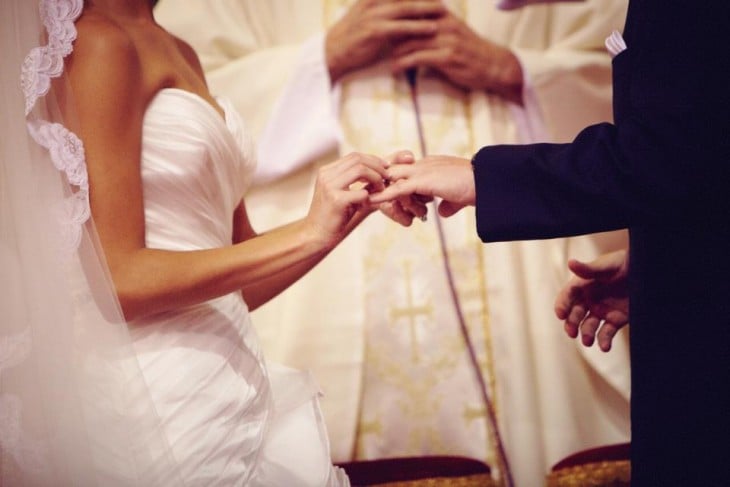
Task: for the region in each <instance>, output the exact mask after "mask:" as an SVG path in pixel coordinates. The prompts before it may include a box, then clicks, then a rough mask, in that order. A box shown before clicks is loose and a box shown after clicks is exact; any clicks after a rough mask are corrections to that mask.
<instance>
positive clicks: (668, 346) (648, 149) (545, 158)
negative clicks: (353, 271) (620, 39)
mask: <svg viewBox="0 0 730 487" xmlns="http://www.w3.org/2000/svg"><path fill="white" fill-rule="evenodd" d="M728 18H730V4H727V3H725V2H695V1H688V0H682V1H677V2H672V4H671V6H669V5H667V4H666V3H665V2H664V1H662V0H642V1H637V0H634V1H633V2H631V3H630V5H629V10H628V16H627V21H626V27H625V31H624V37H625V42H626V44H627V46H628V48H627V49H626V50H625V51H624V52H622V53H621V54H619V55H618V56H617V57H616V58H615V59H614V61H613V63H614V118H615V125H613V124H608V123H603V124H598V125H594V126H591V127H588V128H586V129H585V130H583V131H582V132H581V133H580V134H578V136H577V137H576V138H575V140H574V141H573V142H572V143H570V144H536V145H526V146H493V147H485V148H482V149H481V150H480V151H479V152H478V153H477V154H476V155H475V156H474V158H473V160H472V161H469V160H465V159H461V158H456V157H449V156H435V157H428V158H426V159H424V160H422V161H419V162H417V163H416V164H414V165H400V166H392V167H391V169H390V175H391V181H393V184H391V185H390V186H389V187H388V188H387V189H386V190H385V191H383V193H381V194H378V195H373V197H372V201H373V202H376V203H377V202H380V201H385V200H387V199H389V198H392V197H396V196H401V195H406V194H413V193H415V194H420V195H427V196H434V197H438V198H442V199H443V201H442V202H441V204H440V207H439V211H440V213H441V214H443V215H444V216H448V215H451V214H453V213H455V212H456V211H458V210H459V209H460V208H461V207H463V206H465V205H475V206H476V212H477V230H478V233H479V236H480V238H481V239H482V240H483V241H485V242H491V241H502V240H518V239H538V238H553V237H560V236H568V235H578V234H584V233H589V232H600V231H605V230H611V229H617V228H623V227H627V228H629V231H630V259H629V260H630V269H629V279H628V290H629V295H630V300H631V308H630V322H631V323H632V325H633V326H632V327H631V363H632V412H631V415H632V444H631V455H632V485H634V486H665V485H703V486H720V485H730V461H729V460H730V453H729V452H730V449H729V448H728V447H727V444H728V438H730V428H729V427H728V425H729V423H730V414H729V413H730V401H729V400H728V396H729V394H728V384H730V358H729V357H730V345H729V344H730V299H729V296H730V284H729V283H730V280H729V279H728V276H730V252H729V250H730V223H729V222H730V220H729V218H730V198H728V197H727V195H726V191H727V187H728V185H729V184H730V168H729V164H730V137H729V136H728V127H730V119H729V117H728V114H730V98H729V97H728V94H727V87H728V86H730V79H728V77H729V76H728V73H730V63H729V62H728V60H729V59H730V57H728V55H727V52H726V47H725V46H726V41H727V39H726V37H727V36H726V21H727V19H728Z"/></svg>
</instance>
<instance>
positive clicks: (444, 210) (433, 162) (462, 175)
mask: <svg viewBox="0 0 730 487" xmlns="http://www.w3.org/2000/svg"><path fill="white" fill-rule="evenodd" d="M387 173H388V176H389V184H388V185H387V187H386V188H385V189H383V190H382V191H380V192H378V193H373V194H371V195H370V202H371V203H373V204H381V203H384V202H387V201H392V200H395V199H397V198H402V197H404V196H414V199H417V200H422V199H423V198H426V199H432V198H441V200H442V201H441V202H440V203H439V205H438V211H439V214H440V215H441V216H444V217H448V216H451V215H453V214H454V213H456V212H457V211H459V210H460V209H462V208H463V207H465V206H468V205H474V203H475V200H476V193H475V188H474V172H473V170H472V167H471V161H469V160H468V159H464V158H462V157H453V156H429V157H426V158H424V159H421V160H420V161H418V162H416V163H414V164H394V165H391V166H389V167H388V169H387Z"/></svg>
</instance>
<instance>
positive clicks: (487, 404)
mask: <svg viewBox="0 0 730 487" xmlns="http://www.w3.org/2000/svg"><path fill="white" fill-rule="evenodd" d="M417 78H418V70H417V69H416V68H411V69H408V70H406V79H407V80H408V86H409V88H410V94H411V104H412V105H413V113H414V116H415V118H416V130H417V131H418V143H419V145H420V151H421V157H425V156H426V155H427V154H428V152H427V150H426V137H425V134H424V132H423V121H422V119H421V109H420V106H419V103H418V96H417V95H418V88H417ZM433 206H434V212H433V213H434V220H435V222H436V230H437V232H438V237H439V244H440V247H441V256H442V258H443V263H444V272H445V274H446V280H447V282H448V286H449V294H450V295H451V301H452V302H453V304H454V311H455V312H456V318H457V321H458V323H459V329H460V331H461V335H462V337H463V339H464V344H465V346H466V350H467V352H468V355H469V362H470V364H471V366H472V369H473V370H474V373H475V374H476V379H477V383H478V384H479V393H480V395H481V399H482V402H483V403H484V408H485V410H486V414H487V423H488V424H489V426H490V428H491V429H492V431H493V433H494V437H495V440H496V448H497V460H498V461H499V464H500V465H499V467H500V468H499V470H500V474H501V476H502V478H503V480H504V486H505V487H513V486H514V481H513V479H512V470H511V469H510V465H509V459H508V458H507V453H506V451H505V449H504V445H503V443H502V435H501V434H500V432H499V425H498V423H497V413H496V411H495V409H494V404H493V402H492V400H491V398H490V397H489V393H488V392H487V386H486V381H485V380H484V375H483V374H482V369H481V367H479V361H478V360H477V356H476V352H475V351H474V345H473V342H472V340H471V336H470V334H469V329H468V328H467V326H466V320H465V319H464V313H463V311H462V308H461V303H460V301H459V295H458V293H457V292H456V284H455V282H454V276H453V273H452V272H451V264H450V260H449V254H448V250H447V246H446V235H445V232H444V229H443V224H442V222H441V217H440V216H439V214H438V209H437V208H436V204H435V203H434V205H433Z"/></svg>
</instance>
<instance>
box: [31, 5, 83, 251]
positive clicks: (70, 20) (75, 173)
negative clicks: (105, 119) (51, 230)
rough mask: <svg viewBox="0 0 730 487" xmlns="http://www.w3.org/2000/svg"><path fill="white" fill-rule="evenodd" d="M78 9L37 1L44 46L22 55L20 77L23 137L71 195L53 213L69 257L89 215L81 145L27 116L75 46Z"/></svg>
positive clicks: (55, 125) (50, 125) (57, 128)
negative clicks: (45, 154) (44, 154)
mask: <svg viewBox="0 0 730 487" xmlns="http://www.w3.org/2000/svg"><path fill="white" fill-rule="evenodd" d="M83 6H84V4H83V0H40V2H39V7H40V18H41V21H42V22H43V25H44V26H45V28H46V32H47V35H48V44H46V45H44V46H38V47H35V48H33V49H32V50H31V51H30V53H28V55H27V56H26V57H25V60H24V62H23V66H22V71H21V76H20V79H21V85H22V88H23V94H24V95H25V115H26V120H27V125H28V132H29V133H30V135H31V136H32V137H33V140H35V141H36V142H37V143H38V144H39V145H40V146H42V147H44V148H46V149H48V151H49V154H50V157H51V160H52V161H53V165H54V166H55V167H56V169H58V170H59V171H61V172H63V173H64V174H65V175H66V178H67V179H68V182H69V183H70V184H71V185H73V186H74V187H75V189H76V190H75V191H74V192H73V193H72V194H71V195H70V196H69V197H67V198H66V200H65V202H64V205H63V207H62V208H59V209H58V211H59V212H60V215H59V221H60V223H61V224H62V237H61V242H60V246H61V250H62V251H64V253H72V252H73V251H75V250H76V249H77V248H78V246H79V244H80V242H81V234H82V225H83V224H84V223H85V222H86V221H87V220H88V219H89V216H90V215H91V211H90V208H89V181H88V176H87V172H86V158H85V155H84V145H83V143H82V142H81V139H79V137H78V136H77V135H76V134H74V133H73V132H71V131H70V130H68V129H67V128H66V127H64V126H63V125H62V124H60V123H57V122H51V121H49V120H45V119H43V118H42V117H41V116H33V114H32V113H33V111H34V108H35V107H36V105H37V102H38V100H39V99H40V98H42V97H44V96H45V95H47V94H48V92H49V90H50V88H51V80H52V79H53V78H57V77H59V76H61V74H63V59H64V58H65V57H66V56H68V55H69V54H70V53H71V51H73V42H74V40H76V26H75V25H74V22H75V21H76V19H77V18H78V17H79V16H80V15H81V11H82V10H83Z"/></svg>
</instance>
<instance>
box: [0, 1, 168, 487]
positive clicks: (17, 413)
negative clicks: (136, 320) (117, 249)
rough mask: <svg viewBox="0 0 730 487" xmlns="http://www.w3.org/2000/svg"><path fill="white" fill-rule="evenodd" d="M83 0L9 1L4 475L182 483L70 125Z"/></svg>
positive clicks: (0, 96) (1, 347)
mask: <svg viewBox="0 0 730 487" xmlns="http://www.w3.org/2000/svg"><path fill="white" fill-rule="evenodd" d="M38 3H39V4H38ZM82 9H83V1H82V0H41V1H40V2H36V1H34V0H3V3H2V15H0V47H1V51H0V52H2V54H3V57H2V69H0V106H1V107H2V110H1V111H0V485H7V486H11V485H12V486H25V485H33V486H35V485H38V486H44V485H63V486H67V485H79V486H91V485H104V486H107V485H135V486H136V485H182V481H181V480H180V479H179V478H177V477H176V476H177V472H178V469H177V468H176V465H175V463H174V459H173V457H172V455H171V454H170V450H169V447H168V446H167V444H166V441H165V437H164V435H163V434H162V432H161V428H160V425H159V420H158V418H157V415H156V413H155V411H154V408H153V406H152V403H151V401H150V399H149V394H148V392H147V389H146V385H145V382H144V380H143V378H142V376H141V372H140V370H139V367H138V365H137V362H136V359H135V355H134V353H133V350H132V345H131V340H130V338H129V334H128V330H127V326H126V323H125V322H124V319H123V317H122V314H121V312H120V308H119V306H118V302H117V300H116V295H115V293H114V291H113V287H112V285H111V281H110V279H109V277H108V272H107V269H106V267H105V262H104V259H103V253H102V252H101V250H100V248H99V246H98V244H97V242H96V239H95V233H94V229H93V221H92V220H91V219H90V212H89V204H88V183H87V180H86V166H85V162H84V158H83V146H82V144H81V142H80V141H79V140H78V138H77V137H75V135H74V134H73V133H72V132H70V131H69V130H67V128H66V127H73V123H72V122H73V113H74V111H73V93H71V91H70V89H69V88H68V84H67V83H66V80H65V78H64V75H63V63H64V57H65V56H67V55H68V54H69V53H70V52H71V50H72V43H73V40H74V39H75V35H76V30H75V27H74V23H73V22H74V20H75V19H76V18H77V17H78V16H79V15H80V13H81V10H82ZM21 66H22V86H21ZM76 96H79V95H78V94H77V95H76ZM61 107H62V108H63V110H60V109H59V108H61ZM61 112H62V113H63V117H62V116H61Z"/></svg>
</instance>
